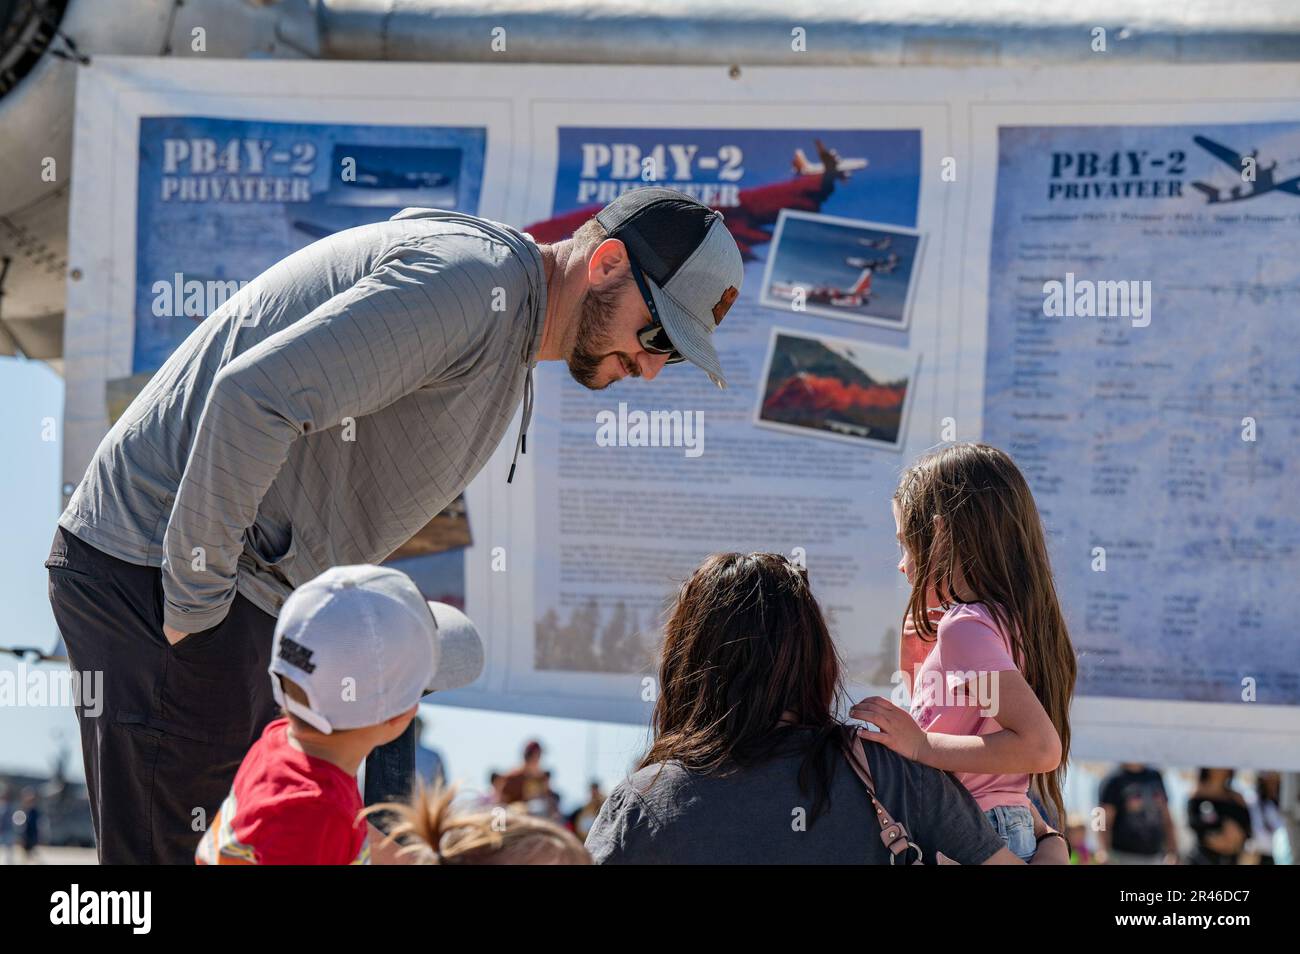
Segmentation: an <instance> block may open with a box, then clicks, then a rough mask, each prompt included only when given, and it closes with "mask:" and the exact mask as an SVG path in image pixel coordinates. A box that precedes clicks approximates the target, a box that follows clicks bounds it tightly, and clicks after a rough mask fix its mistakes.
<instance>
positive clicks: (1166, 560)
mask: <svg viewBox="0 0 1300 954" xmlns="http://www.w3.org/2000/svg"><path fill="white" fill-rule="evenodd" d="M1297 87H1300V68H1292V67H1286V66H1277V65H1270V66H1267V67H1258V66H1240V67H1216V69H1215V70H1214V71H1213V73H1212V74H1209V73H1207V72H1206V71H1205V70H1203V69H1202V68H1199V67H1194V68H1184V67H1132V68H1125V70H1123V71H1122V72H1120V71H1115V70H1113V69H1086V70H1082V69H1070V70H1066V69H1062V70H916V69H909V70H904V69H897V70H834V69H807V70H789V69H745V70H743V71H742V72H741V73H740V75H739V76H738V77H736V78H733V77H731V76H730V75H729V73H728V72H727V71H725V70H721V69H713V68H649V67H637V68H616V67H586V66H584V67H534V66H503V67H500V68H496V69H485V68H483V67H481V66H463V67H462V66H441V65H439V66H429V65H416V64H360V63H319V62H305V63H304V62H294V63H284V62H242V61H241V62H239V63H237V64H235V63H222V62H199V61H177V60H142V59H112V58H97V59H96V61H95V63H94V64H93V65H92V66H90V67H85V68H82V70H81V75H80V83H79V87H78V101H77V130H76V140H75V152H74V156H75V161H76V174H75V178H74V186H73V214H72V222H71V231H70V235H71V249H70V263H71V265H70V267H71V269H73V270H75V272H74V273H76V274H80V276H81V277H80V278H79V280H75V281H71V282H70V284H69V295H68V315H67V324H66V333H65V339H66V340H65V352H66V356H67V357H66V361H67V377H68V392H67V411H66V415H67V421H66V429H65V438H66V445H65V478H66V479H67V480H68V481H72V482H75V481H76V480H78V479H79V478H80V475H81V473H82V471H83V470H84V468H85V465H86V463H87V461H88V460H89V457H90V455H91V453H92V452H93V450H94V447H95V446H96V445H97V443H98V441H99V438H100V437H101V436H102V434H103V433H104V431H105V430H106V427H107V423H108V420H109V415H110V414H111V413H113V412H114V411H115V410H116V411H117V412H119V413H120V409H121V407H123V406H124V405H125V402H127V401H129V399H130V397H131V396H132V395H133V393H134V392H135V390H138V387H139V385H140V383H141V382H142V381H143V380H147V378H148V376H149V373H150V372H151V371H152V370H153V369H154V368H156V367H157V365H158V364H159V363H161V358H164V357H165V355H166V354H167V353H168V351H169V349H170V348H171V347H174V346H175V342H176V341H178V340H182V339H183V337H184V334H186V333H188V329H189V328H190V327H192V325H193V324H196V323H197V321H199V320H201V318H202V315H203V314H206V313H207V312H206V310H205V308H206V307H207V306H208V305H209V304H210V303H211V300H210V294H211V292H212V291H213V290H214V288H215V290H216V292H217V293H218V294H219V293H220V289H221V287H222V286H223V285H224V284H225V283H229V282H238V281H241V280H247V279H251V278H252V277H254V276H255V274H256V273H257V271H259V270H260V269H261V268H263V267H265V266H266V265H267V264H270V262H271V261H274V260H276V259H277V258H278V257H280V256H281V255H283V254H287V253H288V252H289V251H292V250H293V249H294V248H297V247H300V246H301V245H303V244H306V243H307V242H308V241H311V240H312V239H313V238H314V237H317V236H319V235H321V234H327V233H328V232H329V231H333V230H334V229H337V228H343V227H347V226H350V225H352V224H357V223H358V222H361V221H371V220H374V219H378V218H383V217H386V215H387V214H388V211H389V210H390V209H392V208H394V207H400V206H401V205H408V204H425V205H437V206H440V207H448V206H454V207H456V208H458V209H461V210H463V211H468V212H472V213H476V214H480V215H484V216H486V217H489V218H494V219H499V220H503V221H506V222H509V223H511V224H513V225H516V226H519V227H521V228H525V229H527V230H529V231H531V232H532V234H533V235H534V236H535V237H536V238H537V240H538V241H541V242H546V241H555V240H558V239H560V238H563V237H566V236H567V235H568V234H570V233H571V232H572V230H573V228H575V227H576V225H578V224H580V223H581V222H582V221H583V220H585V218H587V217H588V216H589V215H590V213H591V212H592V211H594V210H595V209H597V208H599V207H600V206H601V205H603V204H604V203H605V202H607V201H609V200H610V199H611V198H613V197H614V196H615V195H617V194H619V193H620V192H621V191H624V190H626V189H630V188H637V187H640V186H643V185H646V184H649V183H651V182H653V183H655V184H662V185H667V186H670V187H673V188H678V189H682V190H683V191H687V192H689V193H691V194H693V195H695V196H697V197H698V198H699V199H700V200H701V201H704V202H706V203H708V204H710V205H713V206H714V207H716V208H719V209H721V210H722V211H723V213H724V215H725V216H726V221H727V223H728V225H729V227H730V228H731V230H732V234H733V235H734V236H735V237H736V240H737V242H738V244H739V245H740V246H741V249H742V252H743V254H744V256H745V259H746V265H745V284H744V288H743V290H742V293H741V296H740V299H739V300H738V301H737V302H736V304H735V305H734V306H733V307H732V309H731V311H730V313H729V314H728V316H727V319H726V321H725V322H724V323H723V324H722V325H721V326H720V328H719V331H718V334H717V341H718V348H719V353H720V355H721V357H722V361H723V366H724V368H725V369H726V372H727V375H728V379H729V382H730V385H731V386H730V387H729V388H728V390H726V391H717V390H715V389H713V388H712V386H711V385H709V383H708V381H707V379H706V378H704V376H703V375H701V374H699V373H698V372H696V371H695V370H694V369H692V368H690V367H689V366H681V367H670V368H669V369H667V370H666V371H665V372H664V374H663V375H662V376H661V377H660V378H659V379H658V380H656V381H655V382H652V383H646V382H627V383H625V384H620V385H617V386H615V387H614V388H612V389H609V390H607V391H604V392H598V393H594V392H587V391H584V390H583V389H582V388H580V387H579V386H578V385H576V384H575V383H574V382H573V381H571V380H570V379H569V377H568V375H567V373H566V371H565V370H564V368H563V367H562V366H559V365H552V364H544V365H542V366H541V367H540V368H539V371H538V377H537V382H538V388H537V410H536V415H535V421H534V425H533V428H532V432H531V433H530V435H529V441H528V453H527V455H526V456H525V457H523V458H521V463H520V468H519V472H518V474H517V475H516V477H515V480H514V483H513V484H511V485H507V484H506V472H507V470H508V463H509V456H510V451H511V450H512V449H513V446H511V447H502V448H501V449H500V451H499V453H498V454H497V455H496V457H495V458H494V459H493V461H492V462H491V463H490V465H489V466H488V467H487V468H486V469H485V471H484V472H483V474H481V475H480V477H479V478H478V479H477V480H476V481H475V483H474V484H473V485H472V486H471V488H470V489H469V490H468V491H467V493H466V495H465V501H464V503H465V513H461V512H459V511H458V512H457V513H456V514H454V515H451V517H449V522H448V526H447V527H445V528H440V529H439V530H437V531H436V532H435V531H434V530H430V532H429V533H428V534H426V535H422V537H424V538H425V544H422V545H419V546H415V547H414V549H412V550H411V551H410V553H411V554H412V555H410V556H408V557H406V558H405V559H404V560H403V561H402V562H401V563H399V565H401V566H403V567H409V568H410V569H411V572H412V575H413V576H414V577H415V578H416V579H417V581H419V582H420V584H421V586H422V587H423V588H425V590H426V592H428V593H429V594H430V595H431V596H442V597H446V596H449V595H459V596H461V597H463V600H464V602H465V605H466V607H467V610H468V612H469V614H470V615H471V617H473V618H474V619H475V620H476V622H477V623H478V624H479V626H480V628H481V629H482V631H483V633H484V635H485V637H486V640H487V643H488V653H489V664H488V670H487V672H486V673H485V674H484V676H483V678H482V679H481V680H480V681H479V682H478V683H477V684H475V685H474V686H473V687H470V688H468V689H465V690H460V691H458V692H455V693H449V694H447V696H446V697H445V698H443V699H441V700H439V701H441V702H448V703H453V704H460V705H465V706H476V707H484V708H493V709H503V710H512V711H519V712H530V713H538V714H545V715H558V716H570V717H575V718H591V719H608V720H616V721H627V722H634V723H644V722H645V721H646V720H647V718H648V716H649V712H650V708H651V704H652V699H653V695H654V684H653V678H652V676H653V673H654V653H655V650H656V646H657V639H658V636H657V632H658V627H659V625H660V623H661V620H662V611H663V609H664V606H665V601H666V600H667V599H668V598H670V597H671V595H672V594H673V593H674V592H675V589H676V585H677V583H679V582H680V581H681V580H683V579H684V578H685V577H686V576H687V575H688V574H689V573H690V571H691V569H692V568H693V567H694V566H695V565H696V564H698V562H699V561H700V560H701V559H702V558H703V557H704V556H705V555H706V554H708V553H711V552H715V551H719V550H754V549H761V550H775V551H780V552H783V553H786V554H788V555H791V556H794V557H796V558H799V559H802V560H804V561H805V562H806V564H807V566H808V570H809V574H810V577H811V579H812V581H813V585H814V589H815V591H816V592H817V594H818V595H819V598H820V599H821V601H822V604H823V607H824V608H825V609H826V610H827V611H828V613H829V615H830V617H831V621H832V628H833V631H834V633H835V635H836V639H837V641H838V644H839V647H840V650H841V653H842V655H843V657H844V659H845V662H846V664H847V676H848V678H849V681H850V683H851V690H852V692H853V693H855V694H858V693H863V694H865V693H866V692H867V691H868V690H881V689H888V688H889V680H890V677H891V675H892V673H893V670H894V669H895V667H896V660H897V639H898V628H899V621H900V618H901V614H902V608H903V605H904V603H905V600H906V589H905V587H906V584H905V581H904V580H903V579H902V577H901V576H900V575H899V574H898V572H897V570H896V569H895V564H896V562H897V545H896V543H895V541H894V528H893V523H892V519H891V516H890V507H889V500H890V496H891V494H892V492H893V489H894V485H895V482H896V481H897V478H898V474H899V471H900V469H901V468H902V467H903V466H905V465H906V464H907V463H908V462H909V461H911V460H912V459H914V458H915V457H916V456H917V455H918V454H920V453H922V452H923V451H925V450H926V449H928V448H930V447H933V446H934V445H936V444H938V443H940V442H942V441H945V440H953V439H958V440H974V439H987V440H990V441H991V442H993V443H996V444H997V445H998V446H1001V447H1003V448H1004V449H1006V450H1008V451H1009V452H1010V453H1012V455H1013V456H1014V457H1015V458H1016V459H1017V461H1018V462H1019V463H1020V465H1021V467H1022V469H1023V470H1024V471H1025V473H1026V476H1027V477H1028V478H1029V480H1030V484H1031V486H1032V487H1033V489H1034V492H1035V496H1036V499H1037V500H1038V503H1039V507H1040V510H1041V511H1042V514H1043V518H1044V522H1045V524H1046V526H1047V528H1048V532H1049V544H1050V547H1051V551H1052V558H1053V564H1054V568H1055V571H1056V575H1057V583H1058V589H1059V591H1060V594H1061V597H1062V601H1063V606H1064V609H1065V612H1066V616H1067V620H1068V622H1069V624H1070V630H1071V635H1072V638H1073V641H1074V644H1075V647H1076V649H1077V650H1078V651H1079V653H1080V681H1079V684H1078V697H1077V700H1076V704H1075V707H1074V712H1073V728H1074V755H1075V757H1076V758H1098V759H1102V758H1105V759H1124V760H1130V761H1148V762H1153V763H1158V764H1211V763H1217V764H1229V765H1233V766H1239V767H1247V766H1259V767H1267V768H1300V651H1297V649H1296V646H1297V643H1296V638H1295V636H1294V634H1293V633H1292V632H1291V627H1290V626H1289V625H1288V619H1287V618H1286V616H1285V615H1284V614H1286V613H1287V611H1288V609H1289V606H1288V605H1287V602H1286V597H1287V596H1289V595H1290V592H1291V591H1292V590H1293V589H1294V581H1295V579H1296V578H1297V575H1298V574H1297V570H1298V569H1300V565H1298V561H1300V556H1298V554H1300V550H1298V546H1300V523H1298V522H1297V518H1296V516H1295V508H1294V506H1292V505H1291V501H1290V500H1289V499H1288V493H1287V491H1288V490H1294V487H1295V477H1294V475H1295V473H1296V471H1297V467H1296V465H1297V460H1296V454H1297V451H1296V448H1297V447H1298V446H1300V445H1298V444H1297V441H1296V437H1297V429H1298V425H1297V423H1296V422H1297V420H1300V418H1298V417H1297V413H1298V412H1300V344H1298V343H1297V339H1296V337H1295V336H1294V335H1293V334H1289V333H1288V332H1289V331H1290V328H1291V324H1292V323H1293V322H1292V316H1293V315H1294V313H1295V306H1296V303H1297V300H1298V295H1300V275H1297V271H1300V265H1298V264H1297V262H1298V261H1300V258H1298V257H1297V255H1296V252H1297V250H1298V249H1300V238H1297V236H1298V235H1300V231H1297V225H1300V98H1297V97H1296V95H1295V94H1296V92H1297ZM349 160H350V161H351V162H352V169H353V172H354V177H353V178H352V179H351V180H347V181H346V184H345V185H340V183H339V179H338V171H339V169H340V168H341V167H343V166H345V165H346V163H347V162H348V161H349ZM828 165H830V167H831V168H829V169H828V168H827V166H828ZM511 445H513V442H511ZM466 514H467V518H468V519H467V523H468V529H467V531H466V528H465V523H466V520H465V515H466ZM413 543H414V542H413Z"/></svg>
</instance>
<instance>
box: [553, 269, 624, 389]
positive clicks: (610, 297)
mask: <svg viewBox="0 0 1300 954" xmlns="http://www.w3.org/2000/svg"><path fill="white" fill-rule="evenodd" d="M629 281H631V276H630V275H624V276H623V278H622V279H619V280H616V281H614V282H612V283H610V284H609V285H608V286H606V287H604V288H588V289H587V293H586V294H585V295H584V296H583V298H582V313H581V314H580V315H579V317H578V335H577V338H576V339H575V340H574V343H573V352H572V353H571V354H570V355H569V361H568V364H569V374H571V375H573V380H575V381H577V382H578V383H579V384H581V385H582V386H583V387H584V388H588V389H590V390H592V391H601V390H603V389H605V388H607V387H609V386H610V385H611V384H613V383H614V382H613V381H612V380H611V381H606V382H605V383H604V384H597V383H596V376H597V374H598V373H599V371H600V365H601V363H602V362H603V361H604V360H605V359H606V358H607V357H609V356H610V355H611V354H613V353H614V352H613V350H612V349H611V348H610V340H609V337H610V334H609V331H610V328H611V327H612V326H613V324H614V313H615V312H616V311H618V298H619V293H620V292H622V290H623V286H624V285H626V284H627V283H628V282H629Z"/></svg>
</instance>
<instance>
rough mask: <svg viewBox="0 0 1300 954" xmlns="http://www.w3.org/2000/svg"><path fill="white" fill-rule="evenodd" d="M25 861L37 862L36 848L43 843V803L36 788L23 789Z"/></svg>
mask: <svg viewBox="0 0 1300 954" xmlns="http://www.w3.org/2000/svg"><path fill="white" fill-rule="evenodd" d="M22 816H23V863H24V864H29V865H31V864H36V863H37V860H38V859H37V857H36V849H37V847H38V846H39V845H40V843H41V803H40V800H39V799H38V798H37V797H36V790H35V789H32V788H27V789H23V807H22Z"/></svg>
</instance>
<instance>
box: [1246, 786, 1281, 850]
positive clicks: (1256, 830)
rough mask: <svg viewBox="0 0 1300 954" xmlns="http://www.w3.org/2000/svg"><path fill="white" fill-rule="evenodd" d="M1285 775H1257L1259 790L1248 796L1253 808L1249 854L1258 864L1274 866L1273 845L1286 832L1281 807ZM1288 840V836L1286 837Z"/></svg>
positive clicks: (1248, 802) (1249, 806) (1249, 804)
mask: <svg viewBox="0 0 1300 954" xmlns="http://www.w3.org/2000/svg"><path fill="white" fill-rule="evenodd" d="M1281 794H1282V776H1281V775H1279V774H1278V773H1277V772H1259V773H1257V774H1256V776H1255V789H1254V791H1252V792H1250V793H1248V794H1247V796H1246V804H1247V807H1248V808H1249V809H1250V827H1251V832H1252V834H1251V836H1250V840H1249V841H1248V842H1246V853H1247V854H1248V855H1251V856H1252V857H1253V858H1254V859H1255V862H1256V864H1261V865H1271V864H1274V862H1275V859H1274V857H1273V844H1274V842H1275V840H1276V839H1277V835H1278V832H1280V831H1281V832H1284V831H1286V819H1284V818H1283V817H1282V807H1281ZM1283 837H1285V836H1283Z"/></svg>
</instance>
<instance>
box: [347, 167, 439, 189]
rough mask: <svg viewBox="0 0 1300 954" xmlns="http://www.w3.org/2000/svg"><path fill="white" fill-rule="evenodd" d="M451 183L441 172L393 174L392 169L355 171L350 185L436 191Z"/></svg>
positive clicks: (415, 171) (421, 171)
mask: <svg viewBox="0 0 1300 954" xmlns="http://www.w3.org/2000/svg"><path fill="white" fill-rule="evenodd" d="M450 181H451V177H450V176H448V175H445V174H444V173H441V172H429V171H427V170H424V169H416V170H413V171H411V172H394V171H393V170H392V169H366V168H361V167H359V168H358V169H357V177H356V180H355V181H354V182H352V183H350V184H351V185H355V186H357V187H359V188H362V189H437V188H438V187H440V186H445V185H446V184H447V183H449V182H450Z"/></svg>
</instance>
